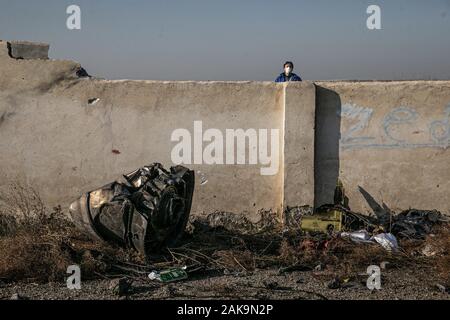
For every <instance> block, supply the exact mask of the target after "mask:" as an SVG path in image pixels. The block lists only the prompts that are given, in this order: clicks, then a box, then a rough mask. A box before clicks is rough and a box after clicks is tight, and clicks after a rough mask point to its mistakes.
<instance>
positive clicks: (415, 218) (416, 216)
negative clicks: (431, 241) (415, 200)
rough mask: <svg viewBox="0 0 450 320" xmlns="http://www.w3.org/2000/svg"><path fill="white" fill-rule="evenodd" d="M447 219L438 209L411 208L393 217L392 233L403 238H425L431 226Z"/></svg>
mask: <svg viewBox="0 0 450 320" xmlns="http://www.w3.org/2000/svg"><path fill="white" fill-rule="evenodd" d="M446 221H447V219H446V218H444V216H443V215H442V214H441V213H440V212H439V211H437V210H416V209H410V210H406V211H403V212H401V213H399V214H398V215H395V216H393V217H392V228H391V229H392V231H391V232H392V233H393V234H395V235H397V236H398V237H401V238H412V239H425V236H426V235H427V234H429V233H430V232H431V228H432V227H433V226H434V225H436V224H439V223H442V222H446Z"/></svg>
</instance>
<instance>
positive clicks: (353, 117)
mask: <svg viewBox="0 0 450 320" xmlns="http://www.w3.org/2000/svg"><path fill="white" fill-rule="evenodd" d="M373 113H374V109H372V108H368V107H361V106H357V105H355V104H343V105H342V110H341V112H340V116H341V119H342V121H346V122H347V121H348V122H349V123H350V125H349V126H348V128H346V129H345V130H344V131H343V132H342V134H341V139H340V146H341V148H342V149H343V150H350V149H362V148H379V149H383V148H384V149H398V148H447V147H450V103H449V104H448V105H447V106H446V107H445V108H444V110H443V112H442V117H441V118H440V119H435V120H432V121H431V122H429V123H426V128H423V126H424V124H423V121H424V120H426V119H422V118H421V115H420V113H419V112H417V111H416V110H415V109H414V108H411V107H407V106H400V107H396V108H394V109H392V110H391V111H389V112H388V113H387V114H386V115H385V116H384V117H383V118H382V120H381V122H379V123H372V122H373V121H374V120H373ZM425 122H426V121H425ZM369 124H371V125H372V126H373V125H375V126H379V129H377V130H375V132H380V133H381V134H377V135H371V134H368V132H369V130H367V129H368V128H369ZM370 131H371V132H374V130H370ZM419 133H421V135H420V137H421V138H420V140H418V138H417V137H416V136H415V134H419Z"/></svg>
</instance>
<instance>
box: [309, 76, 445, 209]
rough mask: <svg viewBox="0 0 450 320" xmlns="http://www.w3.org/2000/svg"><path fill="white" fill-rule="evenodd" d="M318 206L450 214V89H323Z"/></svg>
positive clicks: (414, 85)
mask: <svg viewBox="0 0 450 320" xmlns="http://www.w3.org/2000/svg"><path fill="white" fill-rule="evenodd" d="M316 85H317V86H318V87H317V97H316V102H317V114H316V117H317V118H316V150H315V153H316V181H315V183H316V205H318V204H321V203H327V202H330V201H332V199H333V188H334V185H335V181H336V179H337V177H338V176H339V177H340V178H341V179H342V180H343V182H344V185H345V187H346V190H347V193H348V196H349V199H350V206H351V208H352V209H355V210H361V211H363V212H367V211H371V210H372V209H371V208H374V207H376V206H377V205H383V203H384V204H385V205H386V206H387V207H389V208H390V209H394V210H400V209H407V208H410V207H415V208H421V209H431V208H436V209H439V210H441V211H442V212H444V213H447V214H448V213H450V201H449V200H450V148H449V147H450V81H405V82H319V83H316Z"/></svg>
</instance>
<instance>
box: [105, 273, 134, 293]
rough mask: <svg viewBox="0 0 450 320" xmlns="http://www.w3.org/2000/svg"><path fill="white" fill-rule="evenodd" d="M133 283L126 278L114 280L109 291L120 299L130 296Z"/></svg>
mask: <svg viewBox="0 0 450 320" xmlns="http://www.w3.org/2000/svg"><path fill="white" fill-rule="evenodd" d="M131 285H132V282H131V281H130V280H129V279H126V278H119V279H113V280H111V281H110V283H109V287H108V288H109V289H110V290H112V291H113V293H114V294H115V295H117V296H119V297H121V296H124V295H126V294H128V292H129V290H130V288H131Z"/></svg>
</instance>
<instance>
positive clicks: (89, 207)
mask: <svg viewBox="0 0 450 320" xmlns="http://www.w3.org/2000/svg"><path fill="white" fill-rule="evenodd" d="M194 177H195V175H194V171H192V170H189V169H188V168H185V167H183V166H176V167H172V168H170V170H166V169H164V168H163V166H162V165H161V164H159V163H154V164H152V165H149V166H144V167H142V168H139V169H137V170H135V171H133V172H131V173H129V174H126V175H124V176H123V181H115V182H112V183H110V184H107V185H105V186H103V187H102V188H99V189H97V190H93V191H91V192H88V193H86V194H84V195H82V196H81V197H80V198H79V199H78V200H77V201H75V202H73V203H72V204H71V206H70V209H69V211H70V214H71V216H72V219H73V221H74V222H75V224H76V225H77V226H78V228H79V229H80V230H82V231H84V232H86V234H88V235H89V236H91V237H92V238H93V239H95V240H103V241H106V242H109V243H115V244H118V245H121V246H123V247H127V248H133V249H136V250H138V251H139V252H141V253H142V254H144V255H149V254H151V253H152V252H155V251H157V250H159V249H161V248H162V247H165V246H171V245H174V244H175V243H176V242H177V241H178V240H179V239H180V238H181V236H182V234H183V232H184V229H185V227H186V224H187V221H188V218H189V213H190V210H191V204H192V197H193V192H194V184H195V178H194Z"/></svg>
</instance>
